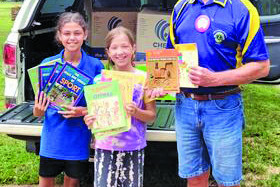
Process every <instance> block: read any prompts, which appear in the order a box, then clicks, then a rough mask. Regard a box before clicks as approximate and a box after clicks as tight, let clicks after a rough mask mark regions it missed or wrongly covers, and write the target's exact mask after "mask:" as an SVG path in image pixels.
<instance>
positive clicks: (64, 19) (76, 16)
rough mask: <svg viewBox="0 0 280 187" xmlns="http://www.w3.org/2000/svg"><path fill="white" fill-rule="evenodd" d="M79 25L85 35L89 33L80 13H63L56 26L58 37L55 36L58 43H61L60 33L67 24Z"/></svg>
mask: <svg viewBox="0 0 280 187" xmlns="http://www.w3.org/2000/svg"><path fill="white" fill-rule="evenodd" d="M71 22H74V23H77V24H78V25H80V26H81V27H82V29H83V31H84V32H85V33H87V32H88V25H87V23H86V21H85V19H84V17H83V16H82V15H81V14H80V13H79V12H64V13H62V14H61V15H60V16H59V18H58V20H57V25H56V28H55V30H56V35H55V39H56V41H57V42H58V43H61V42H60V40H59V37H58V33H59V31H61V29H62V27H63V26H64V25H65V24H66V23H71Z"/></svg>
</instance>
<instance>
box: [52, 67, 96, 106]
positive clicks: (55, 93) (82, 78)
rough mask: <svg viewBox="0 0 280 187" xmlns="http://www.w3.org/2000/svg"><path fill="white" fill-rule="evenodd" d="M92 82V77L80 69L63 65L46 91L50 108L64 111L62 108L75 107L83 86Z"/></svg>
mask: <svg viewBox="0 0 280 187" xmlns="http://www.w3.org/2000/svg"><path fill="white" fill-rule="evenodd" d="M91 82H92V77H90V76H89V75H87V74H86V73H84V72H83V71H81V70H80V69H78V68H76V67H75V66H72V65H71V64H69V63H65V64H64V65H63V67H62V69H61V71H60V73H59V74H58V75H57V77H56V78H55V80H54V81H53V83H52V84H51V86H50V87H49V89H48V91H47V97H49V99H50V106H51V107H54V108H56V109H58V110H64V108H63V106H65V105H72V106H76V104H77V103H78V101H79V100H80V99H81V97H82V96H83V92H84V86H86V85H88V84H90V83H91Z"/></svg>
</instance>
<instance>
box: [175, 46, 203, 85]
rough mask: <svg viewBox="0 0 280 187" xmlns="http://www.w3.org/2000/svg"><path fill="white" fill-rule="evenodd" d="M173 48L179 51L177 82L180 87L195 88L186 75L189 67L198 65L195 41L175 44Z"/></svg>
mask: <svg viewBox="0 0 280 187" xmlns="http://www.w3.org/2000/svg"><path fill="white" fill-rule="evenodd" d="M175 49H177V50H178V51H179V53H180V57H181V59H179V62H178V64H179V82H180V87H185V88H197V87H198V86H197V85H194V84H192V83H191V80H190V78H189V76H188V72H189V70H190V67H192V66H198V51H197V47H196V44H195V43H188V44H175Z"/></svg>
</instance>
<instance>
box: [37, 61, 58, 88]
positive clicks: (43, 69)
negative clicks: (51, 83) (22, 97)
mask: <svg viewBox="0 0 280 187" xmlns="http://www.w3.org/2000/svg"><path fill="white" fill-rule="evenodd" d="M54 66H55V65H44V66H39V90H40V91H43V90H44V89H45V87H46V85H47V82H48V80H49V77H50V75H51V73H52V71H53V68H54Z"/></svg>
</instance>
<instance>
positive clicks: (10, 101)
mask: <svg viewBox="0 0 280 187" xmlns="http://www.w3.org/2000/svg"><path fill="white" fill-rule="evenodd" d="M15 106H16V98H14V97H13V98H9V97H6V98H5V108H6V109H10V108H14V107H15Z"/></svg>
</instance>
